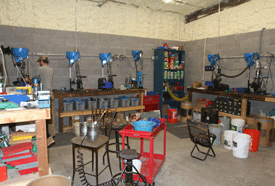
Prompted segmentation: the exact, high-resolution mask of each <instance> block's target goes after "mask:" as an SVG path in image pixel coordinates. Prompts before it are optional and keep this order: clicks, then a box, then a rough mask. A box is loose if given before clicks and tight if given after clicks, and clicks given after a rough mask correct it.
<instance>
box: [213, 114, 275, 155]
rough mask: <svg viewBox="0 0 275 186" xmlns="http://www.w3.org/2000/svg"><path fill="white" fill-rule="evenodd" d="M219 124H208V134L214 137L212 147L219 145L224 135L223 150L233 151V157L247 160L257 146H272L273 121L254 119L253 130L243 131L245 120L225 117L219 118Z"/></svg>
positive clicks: (266, 118)
mask: <svg viewBox="0 0 275 186" xmlns="http://www.w3.org/2000/svg"><path fill="white" fill-rule="evenodd" d="M219 120H220V123H221V124H220V125H219V124H210V125H209V132H210V133H212V134H215V135H216V140H215V141H214V143H213V144H214V145H219V144H220V143H221V141H222V139H221V136H222V132H223V135H224V139H223V142H224V148H226V149H229V150H233V156H234V157H237V158H247V157H248V153H249V151H250V152H256V151H258V147H259V145H260V146H262V147H270V146H271V145H272V138H273V136H272V132H271V130H272V128H273V123H274V120H273V119H272V118H268V117H256V116H255V117H254V119H253V120H254V122H253V128H254V129H244V126H245V120H243V119H232V120H231V118H230V117H227V116H222V117H219Z"/></svg>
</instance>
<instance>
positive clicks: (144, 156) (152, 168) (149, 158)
mask: <svg viewBox="0 0 275 186" xmlns="http://www.w3.org/2000/svg"><path fill="white" fill-rule="evenodd" d="M160 121H161V124H160V125H159V126H158V127H157V128H154V129H153V132H145V131H136V130H134V127H133V126H132V125H127V126H126V127H124V128H123V129H122V130H120V131H119V133H120V135H121V136H122V149H124V148H125V145H124V142H125V137H134V138H140V157H139V159H140V160H142V161H143V162H142V167H141V171H140V173H141V174H142V175H144V176H145V177H146V179H147V182H148V183H149V184H151V185H154V179H155V177H156V176H157V173H158V172H159V170H160V168H161V167H162V165H163V163H164V161H165V157H166V120H165V119H160ZM162 129H164V137H163V154H156V153H154V137H155V136H156V135H157V134H158V133H159V132H160V131H161V130H162ZM144 138H148V139H150V152H144V149H143V145H144ZM122 164H123V168H124V163H122ZM137 179H138V175H134V180H135V181H136V180H137ZM139 181H142V179H140V180H139Z"/></svg>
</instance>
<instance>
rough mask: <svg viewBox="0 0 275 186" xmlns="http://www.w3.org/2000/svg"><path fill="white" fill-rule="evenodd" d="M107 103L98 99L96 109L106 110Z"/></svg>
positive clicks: (107, 101)
mask: <svg viewBox="0 0 275 186" xmlns="http://www.w3.org/2000/svg"><path fill="white" fill-rule="evenodd" d="M108 103H109V100H104V99H100V100H98V108H99V109H103V108H108Z"/></svg>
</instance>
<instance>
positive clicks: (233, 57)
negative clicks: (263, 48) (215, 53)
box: [220, 55, 271, 59]
mask: <svg viewBox="0 0 275 186" xmlns="http://www.w3.org/2000/svg"><path fill="white" fill-rule="evenodd" d="M260 57H271V56H270V55H260ZM237 58H244V56H229V57H221V58H220V59H237Z"/></svg>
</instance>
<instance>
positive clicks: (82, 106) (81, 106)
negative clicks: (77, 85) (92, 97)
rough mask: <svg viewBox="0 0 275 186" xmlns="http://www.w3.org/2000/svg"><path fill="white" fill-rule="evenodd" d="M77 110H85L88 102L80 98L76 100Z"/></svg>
mask: <svg viewBox="0 0 275 186" xmlns="http://www.w3.org/2000/svg"><path fill="white" fill-rule="evenodd" d="M74 106H75V110H85V107H86V102H85V101H82V100H79V101H75V104H74Z"/></svg>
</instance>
